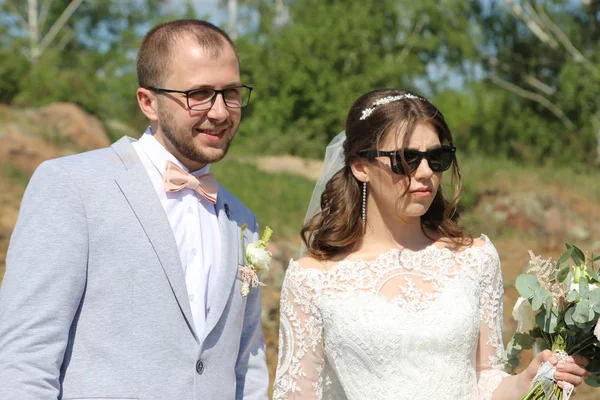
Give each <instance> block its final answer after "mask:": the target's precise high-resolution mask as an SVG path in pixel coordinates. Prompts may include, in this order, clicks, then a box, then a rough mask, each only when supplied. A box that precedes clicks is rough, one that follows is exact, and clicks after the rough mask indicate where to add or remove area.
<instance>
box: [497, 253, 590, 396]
mask: <svg viewBox="0 0 600 400" xmlns="http://www.w3.org/2000/svg"><path fill="white" fill-rule="evenodd" d="M529 254H530V257H531V259H530V261H529V269H528V270H527V274H523V275H520V276H519V277H518V278H517V281H516V288H517V290H518V291H519V295H520V296H521V297H520V298H519V299H518V300H517V303H516V304H515V307H514V309H513V317H514V318H515V320H516V321H517V333H516V334H515V335H514V336H513V338H512V339H511V341H510V342H509V344H508V346H507V348H506V359H507V364H508V367H509V368H512V369H514V368H515V367H516V366H517V365H518V363H519V353H520V352H521V351H522V350H523V349H531V348H532V347H534V346H535V347H536V349H538V350H544V349H550V350H552V352H553V353H554V354H555V356H556V357H557V358H558V360H559V361H568V358H569V357H571V359H572V357H573V356H576V357H577V356H579V357H585V359H587V361H588V365H587V366H586V369H587V370H588V372H589V374H588V376H587V378H586V380H585V382H586V383H587V384H588V385H591V386H600V325H599V324H598V318H599V317H600V277H599V276H598V268H597V267H596V266H595V265H594V264H595V262H596V261H598V260H600V256H599V257H595V258H594V257H593V256H591V257H588V256H587V255H585V254H584V253H583V252H582V251H581V250H580V249H579V248H577V247H575V246H573V245H570V244H567V250H566V251H565V252H564V253H563V254H562V256H561V257H560V258H559V260H558V261H557V262H556V263H554V262H552V261H551V259H544V258H542V257H540V256H535V255H534V254H533V253H532V252H531V251H530V252H529ZM569 260H572V261H573V264H569ZM555 371H556V368H555V367H554V366H553V365H552V364H551V363H543V364H542V365H541V366H540V367H539V370H538V374H537V376H536V377H535V379H534V384H533V387H532V388H531V390H530V391H529V392H528V393H527V394H526V395H525V396H524V397H523V398H522V400H525V399H568V397H569V395H570V389H572V387H570V385H566V386H565V385H563V384H559V382H557V380H556V379H555V378H554V373H555ZM563 388H565V389H563Z"/></svg>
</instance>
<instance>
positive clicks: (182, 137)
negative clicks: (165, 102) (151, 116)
mask: <svg viewBox="0 0 600 400" xmlns="http://www.w3.org/2000/svg"><path fill="white" fill-rule="evenodd" d="M158 118H159V123H158V124H159V127H160V130H161V131H162V132H163V133H164V135H165V137H166V138H167V140H168V141H169V142H171V144H172V145H173V147H174V148H175V149H176V150H177V151H178V152H179V154H181V155H182V156H183V157H185V158H187V159H188V160H191V161H195V162H197V163H199V164H202V165H207V164H213V163H216V162H217V161H221V160H222V159H223V158H224V157H225V155H227V152H228V151H229V146H230V145H231V141H232V140H233V138H234V136H235V133H234V134H232V135H231V137H228V138H225V139H226V140H227V141H226V142H225V144H224V147H222V148H220V149H219V148H214V147H210V148H206V149H204V148H202V147H200V146H199V145H197V144H196V142H195V141H194V137H195V135H200V133H197V132H195V131H192V130H190V129H189V128H183V127H181V126H180V125H178V124H177V122H176V120H175V118H173V114H171V113H169V112H168V111H166V112H165V111H163V110H162V108H160V107H159V109H158ZM180 161H181V160H180Z"/></svg>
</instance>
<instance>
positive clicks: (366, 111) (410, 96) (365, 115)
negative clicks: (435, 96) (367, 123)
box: [359, 93, 425, 121]
mask: <svg viewBox="0 0 600 400" xmlns="http://www.w3.org/2000/svg"><path fill="white" fill-rule="evenodd" d="M403 99H416V100H421V101H425V99H423V98H421V97H419V96H415V95H414V94H411V93H405V94H400V95H397V96H387V97H383V98H381V99H378V100H375V101H374V102H373V105H372V106H371V107H369V108H365V109H364V110H363V112H362V115H361V116H360V118H359V119H360V120H361V121H364V120H365V119H367V118H368V117H369V116H370V115H371V114H372V113H373V110H375V107H377V106H380V105H382V104H388V103H391V102H392V101H400V100H403Z"/></svg>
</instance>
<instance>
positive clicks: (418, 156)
mask: <svg viewBox="0 0 600 400" xmlns="http://www.w3.org/2000/svg"><path fill="white" fill-rule="evenodd" d="M455 153H456V147H454V146H441V147H436V148H435V149H430V150H427V151H419V150H413V149H401V150H392V151H380V150H364V151H361V152H359V153H358V155H359V156H360V157H363V158H366V159H368V160H372V159H373V158H376V157H388V158H389V159H390V163H391V167H392V171H394V172H395V173H397V174H399V175H406V174H410V173H411V172H413V171H415V170H416V169H417V168H419V165H421V161H422V160H423V159H426V160H427V163H428V164H429V168H431V170H432V171H433V172H444V171H446V170H447V169H448V168H450V166H451V165H452V161H454V154H455ZM403 156H404V161H405V162H406V165H407V167H408V171H405V170H404V166H403V163H402V158H403Z"/></svg>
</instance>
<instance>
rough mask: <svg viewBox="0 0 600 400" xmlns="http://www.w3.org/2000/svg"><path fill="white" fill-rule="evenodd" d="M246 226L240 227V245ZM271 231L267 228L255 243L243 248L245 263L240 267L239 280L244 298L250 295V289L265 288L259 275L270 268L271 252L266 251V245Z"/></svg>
mask: <svg viewBox="0 0 600 400" xmlns="http://www.w3.org/2000/svg"><path fill="white" fill-rule="evenodd" d="M247 227H248V225H247V224H244V225H242V228H241V235H242V245H244V242H245V241H244V231H245V230H246V228H247ZM272 233H273V230H272V229H271V228H269V227H268V226H267V227H265V230H264V232H263V234H262V237H261V238H260V240H258V241H257V242H252V243H250V244H248V245H247V246H246V248H245V258H246V263H245V265H242V266H241V267H240V278H241V279H242V296H244V297H246V296H247V295H248V293H250V288H251V287H253V288H254V287H257V286H259V285H260V286H265V285H264V283H262V282H261V281H260V279H259V274H262V273H263V272H266V271H268V270H269V268H270V267H271V252H269V250H267V243H268V242H269V239H271V234H272Z"/></svg>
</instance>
